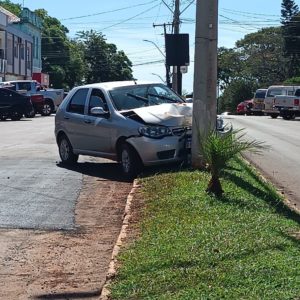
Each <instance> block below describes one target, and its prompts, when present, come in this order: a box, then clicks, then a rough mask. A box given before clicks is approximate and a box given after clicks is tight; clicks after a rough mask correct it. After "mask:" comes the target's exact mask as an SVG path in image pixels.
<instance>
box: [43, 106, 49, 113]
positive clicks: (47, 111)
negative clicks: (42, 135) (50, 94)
mask: <svg viewBox="0 0 300 300" xmlns="http://www.w3.org/2000/svg"><path fill="white" fill-rule="evenodd" d="M43 112H44V113H45V114H50V112H51V107H50V105H49V104H45V105H44V108H43Z"/></svg>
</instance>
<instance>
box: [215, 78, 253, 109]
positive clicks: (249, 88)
mask: <svg viewBox="0 0 300 300" xmlns="http://www.w3.org/2000/svg"><path fill="white" fill-rule="evenodd" d="M257 88H258V85H257V83H256V82H255V81H253V80H245V79H236V80H233V81H232V82H231V83H230V84H229V85H228V86H227V88H226V89H225V90H224V92H223V94H222V95H221V96H220V97H219V99H218V108H219V111H220V112H224V111H230V112H235V111H236V107H237V105H238V104H239V103H240V102H242V101H244V100H249V99H252V98H253V94H254V92H255V90H256V89H257Z"/></svg>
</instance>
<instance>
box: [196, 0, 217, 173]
mask: <svg viewBox="0 0 300 300" xmlns="http://www.w3.org/2000/svg"><path fill="white" fill-rule="evenodd" d="M196 5H197V7H196V35H195V70H194V96H193V137H192V165H193V167H195V168H201V167H203V166H204V162H203V159H202V155H201V148H200V147H199V145H200V143H201V138H203V137H205V136H206V135H207V134H208V133H209V132H210V131H211V130H212V129H215V128H216V119H217V109H216V103H217V47H218V41H217V37H218V0H209V1H207V0H197V4H196Z"/></svg>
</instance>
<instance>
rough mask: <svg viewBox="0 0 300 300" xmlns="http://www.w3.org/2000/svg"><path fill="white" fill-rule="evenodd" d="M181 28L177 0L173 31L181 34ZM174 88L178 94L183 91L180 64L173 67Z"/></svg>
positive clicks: (177, 1)
mask: <svg viewBox="0 0 300 300" xmlns="http://www.w3.org/2000/svg"><path fill="white" fill-rule="evenodd" d="M179 30H180V1H179V0H175V10H174V16H173V31H174V34H179ZM172 88H173V90H175V91H176V92H177V93H178V94H180V95H181V93H182V74H181V72H180V66H174V67H173V78H172Z"/></svg>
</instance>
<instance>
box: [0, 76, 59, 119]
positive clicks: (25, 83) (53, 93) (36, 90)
mask: <svg viewBox="0 0 300 300" xmlns="http://www.w3.org/2000/svg"><path fill="white" fill-rule="evenodd" d="M2 84H4V85H6V84H8V85H15V86H16V91H19V90H26V91H27V93H26V94H27V95H28V96H30V95H32V94H42V95H43V96H44V99H45V107H44V109H45V110H48V111H49V114H51V113H54V112H56V110H57V108H58V106H59V105H60V104H61V102H62V101H63V98H64V90H63V89H43V88H42V87H41V85H40V84H39V83H38V82H37V81H36V80H13V81H5V82H3V83H2Z"/></svg>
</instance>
